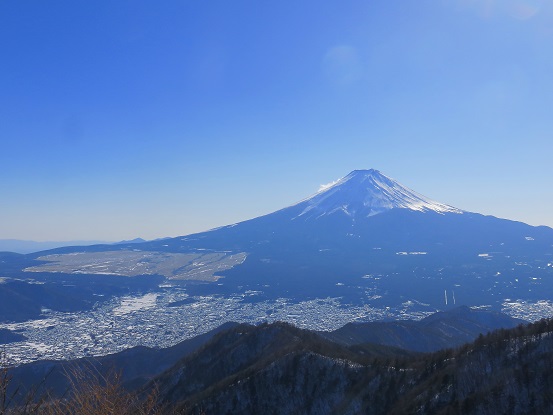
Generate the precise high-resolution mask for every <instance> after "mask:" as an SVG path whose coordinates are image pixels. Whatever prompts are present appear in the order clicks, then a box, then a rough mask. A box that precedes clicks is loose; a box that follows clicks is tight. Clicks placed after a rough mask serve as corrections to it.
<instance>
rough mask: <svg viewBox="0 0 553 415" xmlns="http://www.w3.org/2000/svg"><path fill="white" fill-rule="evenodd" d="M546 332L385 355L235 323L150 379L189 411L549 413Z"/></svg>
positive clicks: (551, 384) (551, 374) (520, 331)
mask: <svg viewBox="0 0 553 415" xmlns="http://www.w3.org/2000/svg"><path fill="white" fill-rule="evenodd" d="M552 331H553V320H542V321H539V322H537V323H534V324H530V325H528V326H522V325H521V326H518V327H516V328H514V329H509V330H506V329H501V330H498V331H495V332H493V333H491V334H487V335H482V336H480V337H479V338H478V339H477V340H476V341H475V342H473V343H469V344H467V345H465V346H462V347H460V348H457V349H446V350H442V351H438V352H435V353H432V354H424V355H412V354H401V353H398V352H397V350H391V351H390V353H389V354H388V355H385V354H382V353H381V350H374V349H371V348H370V347H367V348H360V347H356V346H351V347H345V346H340V345H337V344H335V343H332V342H329V341H327V340H323V339H321V338H320V337H318V336H315V335H314V334H313V333H311V332H307V331H303V330H299V329H297V328H295V327H292V326H289V325H286V324H271V325H262V326H259V327H255V328H254V327H244V326H239V327H237V328H235V329H233V330H231V331H229V332H227V333H222V334H220V335H218V336H217V337H216V338H214V339H213V341H212V342H210V343H209V344H207V345H205V346H204V347H203V348H202V349H201V350H199V351H198V352H197V353H196V354H194V355H192V356H189V357H188V358H186V359H184V360H183V361H181V362H179V363H178V364H177V365H175V366H174V367H173V368H172V369H171V370H169V371H167V372H166V373H164V374H162V375H161V376H160V377H159V378H158V379H157V384H158V386H159V388H160V389H159V390H160V397H161V399H162V400H165V402H167V403H169V402H170V403H172V404H177V407H178V408H180V409H183V408H187V410H188V411H190V412H191V413H201V411H205V413H217V414H220V413H241V414H256V413H279V414H293V413H304V414H325V413H328V414H338V413H339V414H361V413H362V414H405V413H420V414H430V413H437V414H499V413H502V414H528V413H535V414H543V413H551V411H553V335H552V333H551V332H552ZM179 402H180V403H179Z"/></svg>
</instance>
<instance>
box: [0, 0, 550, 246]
mask: <svg viewBox="0 0 553 415" xmlns="http://www.w3.org/2000/svg"><path fill="white" fill-rule="evenodd" d="M0 39H1V40H0V145H1V147H0V239H5V238H17V239H32V240H39V241H41V240H71V239H80V240H82V239H100V240H113V241H115V240H121V239H129V238H135V237H143V238H146V239H152V238H157V237H164V236H177V235H184V234H187V233H191V232H195V231H201V230H206V229H208V228H212V227H216V226H220V225H225V224H229V223H234V222H237V221H240V220H245V219H248V218H251V217H254V216H259V215H262V214H265V213H269V212H272V211H274V210H277V209H279V208H282V207H285V206H287V205H290V204H292V203H295V202H296V201H298V200H300V199H303V198H304V197H306V196H308V195H309V194H311V193H314V192H316V191H317V190H318V188H319V186H320V185H321V184H325V183H328V182H331V181H333V180H335V179H338V178H340V177H342V176H345V175H346V174H348V173H349V172H350V171H351V170H353V169H362V168H376V169H379V170H381V171H382V172H383V173H384V174H387V175H388V176H391V177H393V178H395V179H397V180H398V181H400V182H401V183H403V184H404V185H406V186H408V187H410V188H412V189H414V190H415V191H418V192H419V193H422V194H424V195H426V196H428V197H430V198H433V199H435V200H438V201H440V202H443V203H448V204H451V205H454V206H456V207H459V208H461V209H466V210H470V211H476V212H480V213H484V214H492V215H494V216H499V217H505V218H510V219H514V220H521V221H524V222H527V223H530V224H532V225H540V224H543V225H548V226H553V188H552V181H553V0H542V1H540V0H449V1H448V0H417V1H412V0H399V1H389V0H372V1H368V0H363V1H350V0H340V1H320V0H305V1H298V0H279V1H260V0H249V1H246V0H244V1H242V0H233V1H228V0H210V1H201V0H165V1H156V2H153V1H142V0H117V1H113V0H94V1H76V0H51V1H44V0H25V1H22V0H1V1H0Z"/></svg>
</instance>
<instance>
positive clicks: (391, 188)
mask: <svg viewBox="0 0 553 415" xmlns="http://www.w3.org/2000/svg"><path fill="white" fill-rule="evenodd" d="M296 206H298V207H299V206H301V207H304V208H303V210H302V212H301V213H300V214H299V215H298V216H297V218H300V217H303V218H305V219H307V218H318V217H321V216H326V215H331V214H334V213H342V214H346V215H348V216H351V217H352V218H362V217H369V216H374V215H377V214H379V213H382V212H385V211H388V210H390V209H394V208H400V209H409V210H415V211H420V212H428V211H434V212H437V213H441V214H443V213H463V211H462V210H460V209H457V208H455V207H453V206H449V205H446V204H443V203H439V202H436V201H434V200H431V199H429V198H427V197H425V196H423V195H421V194H418V193H416V192H414V191H413V190H411V189H409V188H407V187H405V186H403V185H401V184H400V183H398V182H397V181H395V180H394V179H391V178H389V177H387V176H385V175H383V174H382V173H380V172H379V171H378V170H374V169H370V170H354V171H352V172H351V173H350V174H348V175H347V176H345V177H343V178H342V179H340V180H338V181H336V182H335V183H333V184H332V185H330V186H329V187H326V188H324V189H323V190H321V191H319V192H318V193H316V194H315V195H313V196H311V197H309V198H307V199H304V200H302V201H301V202H299V203H298V204H297V205H296Z"/></svg>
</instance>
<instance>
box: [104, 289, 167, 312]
mask: <svg viewBox="0 0 553 415" xmlns="http://www.w3.org/2000/svg"><path fill="white" fill-rule="evenodd" d="M156 300H157V294H153V293H150V294H146V295H143V296H142V297H125V298H123V299H122V300H121V305H120V306H119V307H116V308H114V309H113V315H115V316H124V315H125V314H129V313H132V312H135V311H140V310H147V309H149V308H153V307H155V306H156Z"/></svg>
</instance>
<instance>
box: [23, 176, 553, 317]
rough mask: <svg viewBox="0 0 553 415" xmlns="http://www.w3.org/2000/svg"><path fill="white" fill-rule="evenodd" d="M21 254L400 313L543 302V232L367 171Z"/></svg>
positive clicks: (57, 269)
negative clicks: (195, 227) (319, 186)
mask: <svg viewBox="0 0 553 415" xmlns="http://www.w3.org/2000/svg"><path fill="white" fill-rule="evenodd" d="M68 254H71V255H68ZM21 261H23V263H24V265H23V266H22V267H21V269H20V271H22V272H23V273H24V274H25V275H27V276H29V275H32V276H37V275H41V276H43V277H44V276H47V275H54V274H53V273H56V274H55V275H57V276H59V275H64V274H65V275H68V274H78V275H88V276H94V275H100V276H103V277H105V276H106V275H110V274H113V275H124V276H141V278H146V277H147V276H152V278H153V277H155V278H161V279H162V280H164V281H166V282H165V283H164V284H167V283H169V284H179V285H184V286H186V289H187V290H188V291H189V292H190V293H191V294H192V295H194V294H198V295H200V294H202V295H203V294H209V295H222V296H226V295H231V294H234V293H238V292H240V293H244V292H248V293H253V294H252V295H248V296H247V298H245V300H244V301H246V300H247V301H252V302H255V301H263V300H271V299H276V298H281V297H285V298H293V299H298V300H305V299H317V298H327V297H331V298H341V301H342V302H343V303H344V304H366V305H367V304H368V305H370V307H377V308H380V309H383V308H386V307H394V308H395V309H396V310H400V311H398V312H397V313H399V314H401V310H402V309H403V308H411V309H412V308H413V307H419V308H422V309H427V310H432V311H435V310H439V309H446V308H448V307H452V306H455V305H461V304H463V305H468V306H483V307H488V308H492V309H495V310H506V309H510V310H511V311H512V310H515V309H517V308H521V307H522V308H523V307H527V308H528V307H533V305H536V304H542V305H543V304H545V303H544V302H546V303H547V304H551V303H549V301H550V300H552V299H551V298H550V294H548V293H551V292H553V229H551V228H548V227H545V226H541V227H534V226H530V225H527V224H524V223H521V222H515V221H510V220H506V219H499V218H496V217H493V216H484V215H481V214H478V213H474V212H468V211H464V210H461V209H459V208H456V207H453V206H449V205H447V204H444V203H440V202H437V201H434V200H431V199H429V198H427V197H425V196H423V195H420V194H418V193H416V192H415V191H413V190H411V189H409V188H407V187H405V186H403V185H401V184H400V183H398V182H397V181H395V180H393V179H391V178H389V177H387V176H385V175H384V174H382V173H380V172H379V171H377V170H372V169H371V170H355V171H353V172H351V173H350V174H348V175H347V176H345V177H344V178H342V179H340V180H338V181H337V182H335V183H333V184H332V185H330V186H328V187H326V188H324V189H323V190H321V191H319V192H318V193H316V194H314V195H312V196H311V197H308V198H306V199H304V200H302V201H300V202H298V203H296V204H294V205H292V206H288V207H286V208H284V209H281V210H278V211H276V212H273V213H270V214H267V215H265V216H260V217H257V218H254V219H250V220H246V221H244V222H240V223H236V224H232V225H228V226H223V227H221V228H217V229H213V230H210V231H206V232H201V233H196V234H191V235H186V236H181V237H176V238H167V239H162V240H156V241H150V242H144V243H134V244H124V243H123V244H119V245H111V246H110V245H96V246H91V247H69V248H67V247H66V248H59V249H55V250H51V251H46V252H41V253H35V254H31V255H27V256H25V257H24V260H21V259H20V262H21ZM45 278H46V277H45ZM156 281H157V282H156V283H159V280H156ZM552 307H553V305H552ZM397 313H396V314H397ZM512 314H515V315H517V314H516V313H514V312H513V313H512Z"/></svg>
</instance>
